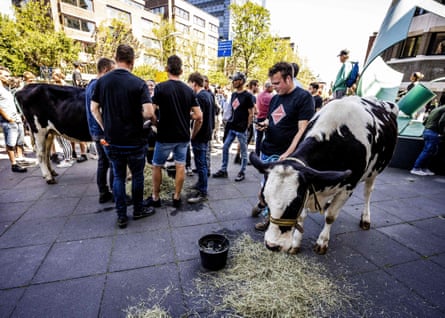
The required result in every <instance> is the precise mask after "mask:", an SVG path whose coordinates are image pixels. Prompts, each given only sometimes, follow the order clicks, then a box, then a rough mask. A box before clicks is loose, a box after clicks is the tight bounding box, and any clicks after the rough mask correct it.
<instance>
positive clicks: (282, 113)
mask: <svg viewBox="0 0 445 318" xmlns="http://www.w3.org/2000/svg"><path fill="white" fill-rule="evenodd" d="M269 77H270V81H271V83H272V85H273V87H274V89H275V90H276V92H277V94H276V95H275V96H274V97H272V100H271V101H270V106H269V112H268V114H267V119H266V120H265V121H263V122H261V123H259V124H257V125H256V127H255V128H256V129H258V130H262V131H264V140H263V143H262V145H261V160H263V161H276V160H283V159H286V158H287V157H289V156H290V155H291V154H292V153H293V152H294V151H295V149H296V148H297V144H298V143H299V141H300V139H301V136H302V135H303V133H304V130H305V129H306V126H307V124H308V123H309V120H310V119H311V118H312V116H313V115H314V112H315V110H314V100H313V98H312V96H311V94H310V93H309V92H308V91H306V90H304V89H302V88H300V87H295V84H294V83H293V79H292V65H291V64H289V63H285V62H280V63H277V64H275V65H274V66H272V67H271V68H270V69H269ZM265 208H266V204H265V202H263V200H262V197H261V195H259V202H258V204H257V205H256V206H255V207H254V208H253V210H252V216H257V215H258V214H260V213H261V212H262V210H263V209H265ZM268 220H269V219H268V218H266V219H265V221H263V222H260V223H258V224H256V225H255V228H256V229H257V230H261V231H264V230H266V228H267V225H268V223H269V222H268Z"/></svg>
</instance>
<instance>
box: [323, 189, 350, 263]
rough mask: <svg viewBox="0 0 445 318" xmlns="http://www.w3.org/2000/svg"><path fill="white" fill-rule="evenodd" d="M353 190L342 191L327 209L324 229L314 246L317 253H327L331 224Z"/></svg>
mask: <svg viewBox="0 0 445 318" xmlns="http://www.w3.org/2000/svg"><path fill="white" fill-rule="evenodd" d="M351 194H352V191H346V190H345V191H341V192H340V193H338V194H337V195H335V197H334V198H333V199H332V202H331V205H330V206H329V208H328V209H327V210H326V211H325V214H326V215H325V222H324V226H323V230H322V231H321V233H320V235H319V236H318V239H317V242H316V243H315V246H314V251H315V252H316V253H317V254H320V255H323V254H326V251H327V250H328V245H329V239H330V233H331V226H332V224H333V223H334V222H335V220H336V219H337V217H338V214H339V213H340V209H341V208H342V207H343V205H344V204H345V202H346V201H347V200H348V198H349V197H350V196H351Z"/></svg>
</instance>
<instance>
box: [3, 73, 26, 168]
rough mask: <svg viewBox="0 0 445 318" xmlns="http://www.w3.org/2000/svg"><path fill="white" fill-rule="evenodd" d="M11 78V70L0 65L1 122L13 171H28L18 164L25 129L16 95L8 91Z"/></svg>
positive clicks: (21, 153)
mask: <svg viewBox="0 0 445 318" xmlns="http://www.w3.org/2000/svg"><path fill="white" fill-rule="evenodd" d="M9 79H10V73H9V71H8V70H7V69H6V68H4V67H0V80H1V85H0V123H1V125H2V128H3V133H4V134H5V143H6V152H7V153H8V157H9V161H10V162H11V170H12V171H13V172H26V171H27V169H26V168H24V167H21V166H19V165H18V164H17V162H18V160H16V156H15V153H16V152H17V157H19V158H23V144H24V136H25V133H24V129H23V123H22V119H21V117H20V114H18V113H17V109H16V107H15V104H14V97H13V96H12V94H11V92H9V91H8V89H7V87H8V83H9Z"/></svg>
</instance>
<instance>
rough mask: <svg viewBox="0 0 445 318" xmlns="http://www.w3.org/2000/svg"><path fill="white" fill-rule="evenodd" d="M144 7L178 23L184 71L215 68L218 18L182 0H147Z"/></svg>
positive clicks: (179, 45) (179, 50) (177, 38)
mask: <svg viewBox="0 0 445 318" xmlns="http://www.w3.org/2000/svg"><path fill="white" fill-rule="evenodd" d="M145 8H146V9H147V10H149V11H150V12H151V13H154V14H157V15H161V16H162V18H164V19H167V20H169V21H171V22H172V23H174V24H175V29H176V31H177V32H178V33H179V34H180V35H178V36H175V40H176V47H177V51H178V52H177V54H178V55H179V56H180V57H181V58H182V59H183V63H184V73H189V72H193V71H200V72H204V73H206V72H208V71H211V70H216V67H217V49H218V23H219V21H218V18H216V17H214V16H212V15H211V14H209V13H207V12H205V11H203V10H201V9H199V8H198V7H195V6H194V5H192V4H190V3H189V2H187V1H183V0H145Z"/></svg>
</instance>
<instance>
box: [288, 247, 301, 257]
mask: <svg viewBox="0 0 445 318" xmlns="http://www.w3.org/2000/svg"><path fill="white" fill-rule="evenodd" d="M288 253H289V254H291V255H294V254H297V253H300V248H299V247H291V248H290V249H289V251H288Z"/></svg>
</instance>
